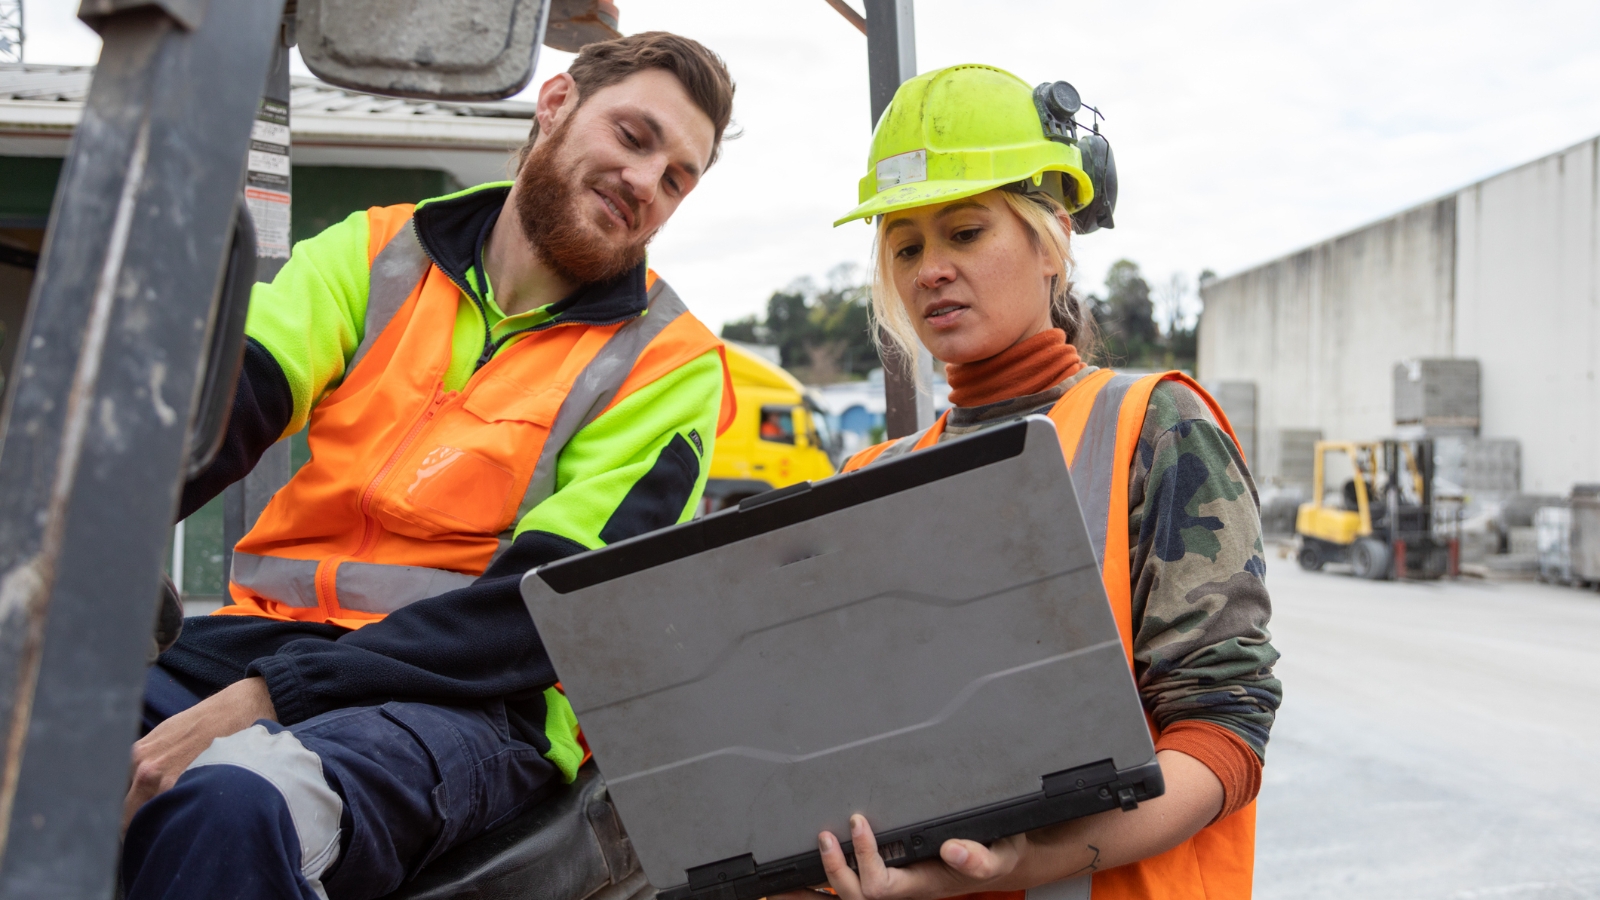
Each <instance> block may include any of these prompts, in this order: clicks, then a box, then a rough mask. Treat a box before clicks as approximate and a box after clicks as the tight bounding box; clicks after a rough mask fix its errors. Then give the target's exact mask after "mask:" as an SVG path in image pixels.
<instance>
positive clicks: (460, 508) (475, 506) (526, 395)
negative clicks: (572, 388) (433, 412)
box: [375, 378, 567, 540]
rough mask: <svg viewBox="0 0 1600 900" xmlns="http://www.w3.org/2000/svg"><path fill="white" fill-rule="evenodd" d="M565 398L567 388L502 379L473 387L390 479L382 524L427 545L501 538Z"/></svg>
mask: <svg viewBox="0 0 1600 900" xmlns="http://www.w3.org/2000/svg"><path fill="white" fill-rule="evenodd" d="M566 395H567V390H566V389H565V386H561V385H557V386H554V387H542V389H541V388H537V387H536V388H535V389H533V390H529V389H527V388H525V387H524V386H523V385H520V384H518V383H516V382H514V381H512V380H510V379H504V378H492V379H488V380H486V381H484V382H483V383H482V384H478V385H476V386H474V387H473V389H472V390H471V392H470V393H469V394H468V395H467V396H466V397H465V398H463V401H462V402H461V403H460V404H459V405H454V404H452V405H450V406H447V407H446V408H445V409H444V410H442V411H441V412H440V413H439V416H438V418H436V419H435V420H434V421H433V423H432V425H430V426H429V427H428V429H427V430H426V431H425V432H423V435H422V436H421V438H422V439H421V440H419V441H417V443H416V444H415V445H414V446H413V448H412V449H411V450H410V451H409V452H408V453H407V454H406V458H405V460H404V461H403V462H402V463H401V465H400V466H398V467H397V469H396V471H395V473H394V474H393V475H392V476H391V477H390V478H389V479H388V481H387V483H386V484H385V485H384V488H383V492H382V495H381V496H380V497H379V499H378V501H377V503H376V505H375V511H376V512H377V514H378V517H379V519H381V520H382V521H383V523H384V525H385V527H387V528H388V529H389V530H391V531H394V532H396V533H399V534H404V535H407V536H409V537H416V538H422V539H424V540H427V539H435V538H441V537H449V536H452V535H461V534H468V535H472V536H474V537H478V536H484V535H495V534H498V533H500V532H501V531H502V530H504V529H505V527H506V525H507V524H508V523H507V519H508V518H509V517H511V516H514V515H515V513H516V509H517V503H518V501H520V500H521V499H522V495H521V488H522V487H523V486H524V485H526V483H527V480H528V477H529V475H530V474H532V471H533V465H534V461H535V460H536V459H537V458H538V454H539V450H540V448H541V447H542V446H543V444H544V439H545V437H546V436H547V435H548V434H549V427H550V423H551V421H552V420H553V419H554V418H555V415H556V413H557V412H558V411H559V410H560V408H561V402H562V400H564V399H565V398H566Z"/></svg>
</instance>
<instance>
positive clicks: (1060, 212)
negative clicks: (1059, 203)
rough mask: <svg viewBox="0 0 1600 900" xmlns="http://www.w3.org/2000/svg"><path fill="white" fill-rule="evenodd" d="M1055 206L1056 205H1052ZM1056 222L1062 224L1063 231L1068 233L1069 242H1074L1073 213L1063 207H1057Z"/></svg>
mask: <svg viewBox="0 0 1600 900" xmlns="http://www.w3.org/2000/svg"><path fill="white" fill-rule="evenodd" d="M1051 205H1052V206H1054V205H1055V204H1051ZM1056 221H1057V222H1060V223H1061V229H1062V230H1063V231H1065V232H1066V233H1067V241H1068V242H1071V240H1072V213H1069V212H1067V211H1066V210H1065V209H1062V208H1061V207H1056Z"/></svg>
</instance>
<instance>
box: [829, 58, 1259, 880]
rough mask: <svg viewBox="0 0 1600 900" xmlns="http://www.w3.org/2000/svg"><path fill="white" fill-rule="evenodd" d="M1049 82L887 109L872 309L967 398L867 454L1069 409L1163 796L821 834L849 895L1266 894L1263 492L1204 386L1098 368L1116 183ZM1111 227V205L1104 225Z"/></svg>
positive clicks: (1062, 427) (1070, 447)
mask: <svg viewBox="0 0 1600 900" xmlns="http://www.w3.org/2000/svg"><path fill="white" fill-rule="evenodd" d="M1058 84H1060V83H1058ZM1050 89H1051V88H1050V87H1048V86H1042V87H1041V89H1040V92H1039V99H1038V100H1037V101H1036V99H1035V92H1034V91H1032V90H1030V89H1029V87H1028V86H1027V85H1026V84H1025V83H1023V82H1022V81H1020V80H1019V79H1017V78H1016V77H1015V76H1012V75H1010V74H1009V73H1006V72H1002V71H1000V70H998V69H993V68H989V67H986V66H957V67H953V68H950V69H944V70H941V71H938V72H933V73H929V74H927V75H923V76H919V77H918V78H915V79H912V80H911V81H909V82H907V83H906V84H904V85H902V86H901V88H900V90H899V92H898V93H897V94H896V95H895V99H894V102H893V103H892V104H891V106H890V108H889V109H888V111H887V112H886V113H885V114H884V117H883V119H882V120H881V121H880V123H879V126H878V129H877V131H876V132H875V134H874V136H873V147H872V158H871V166H872V169H871V171H870V172H869V174H868V176H867V177H866V178H865V179H863V180H862V183H861V199H862V201H863V202H862V203H861V205H860V206H858V207H857V208H856V209H855V210H853V211H852V212H851V213H850V214H849V215H848V216H846V217H845V218H844V219H842V220H841V222H845V221H850V220H852V219H857V218H867V217H870V216H876V217H877V226H876V228H877V272H876V280H875V284H874V291H873V311H874V314H875V317H876V319H877V321H878V323H879V324H880V326H881V327H882V330H883V331H885V332H887V334H886V336H885V340H886V341H887V342H890V343H892V344H894V345H895V347H893V348H889V349H899V348H910V347H913V346H914V344H913V342H921V344H922V345H923V346H924V347H926V348H927V349H928V351H929V352H930V353H931V354H932V355H933V356H934V358H935V359H938V360H941V361H943V362H944V363H945V364H946V371H947V373H948V376H949V380H950V388H951V390H950V401H951V403H952V404H953V405H954V408H953V409H952V410H950V411H949V412H948V413H946V414H945V415H944V416H943V417H941V418H940V420H939V421H938V422H936V423H935V424H934V425H933V427H932V428H930V429H928V430H927V431H926V432H923V433H921V434H918V435H912V436H910V437H908V438H904V439H902V440H900V441H897V442H890V443H885V444H880V445H879V446H877V447H872V448H869V449H867V450H864V451H862V452H861V453H859V454H857V455H856V456H855V457H854V458H853V459H851V461H850V462H849V463H848V464H847V465H846V469H847V470H850V469H856V468H860V467H861V466H863V465H870V464H871V463H873V462H875V461H877V460H880V459H885V458H888V457H890V456H896V455H899V454H902V453H906V452H915V451H916V450H917V449H920V448H922V447H927V446H931V445H932V444H935V443H937V442H939V441H941V440H945V439H948V438H951V437H955V436H958V435H962V434H969V433H971V432H974V431H977V430H980V429H983V428H986V427H990V426H992V425H995V424H998V423H1001V422H1006V421H1012V420H1015V419H1016V418H1017V417H1019V416H1022V415H1027V414H1043V415H1049V416H1050V417H1051V418H1052V419H1053V420H1054V421H1055V422H1056V426H1057V430H1058V432H1059V433H1060V435H1061V438H1062V445H1063V449H1064V450H1065V452H1066V455H1067V459H1068V462H1069V465H1070V466H1071V470H1072V478H1073V481H1074V484H1075V485H1076V486H1077V488H1078V494H1079V497H1080V501H1081V502H1082V504H1083V507H1084V515H1085V519H1086V521H1087V522H1088V523H1089V527H1090V532H1091V534H1092V535H1093V536H1094V537H1095V539H1096V541H1097V542H1100V543H1101V544H1102V552H1103V556H1102V558H1103V561H1104V564H1103V565H1102V572H1103V577H1104V580H1105V584H1106V589H1107V594H1108V595H1109V597H1110V598H1111V603H1112V607H1113V611H1114V612H1115V614H1116V616H1117V620H1118V625H1119V627H1120V628H1121V631H1122V634H1123V644H1124V647H1125V649H1126V650H1127V651H1128V654H1129V657H1130V660H1131V664H1132V667H1133V671H1134V676H1135V680H1136V682H1137V684H1138V686H1139V692H1140V696H1141V698H1142V700H1143V703H1144V706H1145V711H1146V713H1147V714H1148V717H1149V720H1150V722H1151V726H1152V731H1153V733H1155V734H1156V735H1157V739H1156V748H1157V751H1158V754H1157V756H1158V759H1159V760H1160V762H1161V767H1162V771H1163V773H1164V775H1165V778H1166V786H1167V787H1166V793H1165V795H1163V796H1162V797H1160V798H1157V799H1154V800H1151V801H1148V802H1145V803H1142V804H1140V806H1139V808H1138V809H1136V810H1134V811H1131V812H1126V813H1125V812H1122V811H1121V810H1113V811H1111V812H1106V813H1101V814H1099V815H1095V816H1090V817H1087V818H1084V819H1080V820H1077V821H1073V822H1069V823H1065V824H1062V825H1059V826H1055V827H1052V828H1047V829H1041V830H1039V831H1034V832H1029V833H1027V834H1022V835H1017V836H1014V837H1011V838H1006V839H1003V840H1000V841H997V842H995V843H994V844H993V845H991V846H987V847H986V846H984V845H982V844H978V843H975V842H972V841H959V840H952V841H948V842H946V843H945V845H944V846H943V847H942V848H941V849H940V859H938V860H929V861H925V862H922V863H918V864H916V865H912V866H908V867H905V868H896V869H886V868H885V867H884V866H883V864H882V862H881V860H880V859H879V858H878V856H877V853H876V851H875V850H874V849H872V848H874V847H875V846H876V842H875V840H874V839H873V837H872V833H871V830H870V827H869V826H868V824H867V823H866V822H865V821H864V820H863V819H862V817H861V816H859V815H858V816H853V817H852V819H851V839H852V841H853V843H854V847H856V848H860V850H858V863H859V875H858V874H857V873H856V872H854V871H852V870H851V869H850V867H848V866H847V865H846V861H845V858H844V856H843V854H842V853H841V850H840V846H839V841H838V839H837V838H836V837H835V836H834V835H832V834H830V833H827V832H824V833H823V834H821V835H819V839H818V842H819V846H820V848H821V851H822V856H823V864H824V866H825V868H826V870H827V872H828V877H829V881H830V883H831V884H832V886H833V888H834V890H835V891H837V893H838V894H839V895H840V896H841V897H843V898H845V900H862V898H867V900H891V898H892V900H900V898H906V900H931V898H936V897H946V896H952V895H958V894H969V893H978V892H1017V893H1016V894H1015V896H1017V897H1020V896H1021V893H1020V892H1022V891H1026V890H1029V889H1032V888H1037V887H1040V886H1044V885H1050V890H1049V891H1048V892H1047V893H1048V896H1050V897H1051V898H1066V897H1088V896H1091V888H1092V896H1093V897H1094V898H1095V900H1106V898H1146V897H1183V898H1188V897H1211V898H1220V897H1228V898H1231V897H1243V896H1248V895H1249V893H1250V876H1251V869H1252V866H1253V850H1254V832H1255V812H1254V805H1253V800H1254V797H1255V794H1256V791H1257V789H1258V788H1259V785H1260V773H1261V759H1262V754H1263V753H1264V751H1265V745H1266V741H1267V733H1268V730H1269V729H1270V728H1271V725H1272V720H1273V715H1274V711H1275V710H1276V709H1277V707H1278V704H1279V701H1280V699H1281V696H1282V690H1281V686H1280V684H1279V682H1278V681H1277V680H1276V679H1275V678H1273V677H1272V664H1273V662H1274V661H1275V660H1276V659H1277V656H1278V654H1277V652H1276V651H1275V650H1274V649H1273V648H1272V645H1271V643H1270V642H1269V635H1268V633H1267V630H1266V625H1267V619H1268V616H1269V612H1270V607H1269V601H1268V598H1267V592H1266V588H1265V587H1264V585H1263V583H1262V576H1263V574H1264V571H1265V566H1264V563H1263V560H1262V557H1263V552H1262V545H1261V537H1260V522H1259V517H1258V508H1257V507H1258V501H1257V498H1256V494H1255V488H1254V485H1253V484H1252V482H1251V480H1250V476H1249V473H1248V472H1247V471H1246V469H1245V463H1244V459H1243V458H1242V456H1241V454H1240V452H1239V450H1238V447H1237V445H1236V442H1235V441H1234V440H1233V439H1232V436H1231V435H1232V432H1231V430H1230V429H1229V427H1228V425H1227V420H1226V418H1225V417H1224V416H1223V415H1222V413H1221V411H1220V410H1219V409H1218V408H1217V406H1216V404H1215V402H1214V401H1213V400H1212V399H1211V398H1210V397H1209V396H1208V395H1207V394H1206V393H1205V392H1204V391H1203V390H1201V389H1200V387H1199V386H1198V385H1196V384H1195V383H1194V382H1192V381H1190V380H1189V379H1188V378H1186V377H1184V376H1182V375H1179V374H1178V373H1166V374H1165V375H1155V376H1148V377H1146V378H1132V377H1129V376H1116V375H1115V374H1114V373H1112V372H1111V371H1109V370H1107V369H1097V368H1095V367H1093V366H1090V365H1087V364H1085V362H1084V359H1085V358H1086V357H1088V356H1090V355H1091V354H1090V351H1091V349H1092V347H1093V344H1094V326H1093V319H1092V317H1091V316H1090V315H1089V314H1088V312H1087V311H1086V310H1085V309H1084V306H1083V304H1082V302H1081V301H1079V300H1077V299H1076V298H1075V297H1074V296H1073V293H1072V290H1071V283H1070V277H1071V256H1070V253H1069V235H1070V234H1071V230H1072V224H1073V217H1072V215H1071V214H1072V213H1073V212H1075V211H1077V210H1080V209H1082V208H1084V207H1085V206H1088V205H1090V204H1091V202H1092V200H1093V194H1094V188H1095V185H1094V184H1093V183H1092V179H1091V178H1090V177H1089V176H1088V175H1086V174H1085V171H1084V169H1085V165H1084V161H1083V159H1082V157H1081V156H1080V153H1079V145H1080V144H1081V143H1082V142H1077V143H1075V142H1073V141H1071V140H1070V136H1071V135H1072V134H1075V132H1074V131H1073V129H1072V128H1071V127H1070V126H1069V124H1068V122H1066V121H1063V119H1062V118H1060V117H1058V116H1060V115H1062V113H1061V110H1062V108H1063V106H1073V107H1075V105H1076V103H1075V101H1076V97H1075V95H1071V94H1069V95H1068V96H1070V97H1071V101H1070V102H1069V103H1068V104H1057V105H1056V106H1055V107H1054V108H1053V109H1054V112H1052V107H1051V106H1050V105H1049V103H1048V102H1047V101H1048V99H1049V95H1048V92H1049V91H1050ZM1068 91H1069V92H1070V88H1068ZM1064 115H1065V118H1066V119H1070V117H1071V111H1070V109H1069V110H1068V111H1067V112H1065V113H1064ZM1052 132H1053V133H1055V134H1056V138H1055V139H1051V137H1050V134H1051V133H1052ZM1104 158H1105V157H1104V156H1101V157H1100V158H1099V159H1098V160H1091V164H1090V166H1089V168H1097V167H1098V166H1100V165H1101V164H1103V161H1104ZM1057 173H1059V174H1057ZM1108 220H1109V208H1105V209H1104V210H1103V211H1102V212H1101V213H1100V214H1099V218H1098V219H1097V220H1096V221H1097V222H1106V221H1108ZM910 355H911V354H909V353H904V354H901V355H900V358H908V357H909V356H910ZM1074 879H1076V880H1074ZM1058 882H1065V883H1064V884H1059V885H1058V884H1056V883H1058ZM1041 896H1043V895H1041Z"/></svg>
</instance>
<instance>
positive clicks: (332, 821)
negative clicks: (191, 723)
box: [189, 725, 344, 897]
mask: <svg viewBox="0 0 1600 900" xmlns="http://www.w3.org/2000/svg"><path fill="white" fill-rule="evenodd" d="M201 766H238V767H239V768H241V769H245V770H247V771H250V772H254V773H255V774H257V775H259V776H261V777H262V778H264V779H266V780H267V782H268V783H269V784H271V785H272V786H273V787H275V788H277V789H278V793H279V794H280V795H281V796H282V797H283V801H284V803H285V804H286V805H287V806H288V807H289V817H290V818H291V819H292V820H293V821H294V830H295V834H296V835H297V836H298V837H299V838H300V874H301V875H302V876H303V877H304V878H305V880H306V881H307V883H309V884H310V885H311V889H312V890H314V891H316V892H317V896H319V897H326V896H327V892H326V891H324V890H323V887H322V875H323V873H324V872H326V871H328V867H329V866H332V865H333V863H334V861H335V860H337V859H338V858H339V819H340V817H341V816H342V815H343V814H344V801H343V800H341V799H340V798H339V795H338V794H337V793H335V792H334V790H333V788H331V787H329V786H328V780H327V778H325V777H324V776H323V774H322V758H321V757H319V756H317V755H316V754H315V753H312V752H311V751H310V750H307V749H306V747H305V745H304V744H302V743H300V739H299V738H297V737H295V736H294V735H293V734H292V733H290V732H288V731H279V732H277V733H276V734H274V733H273V732H270V731H268V730H267V729H266V726H264V725H252V726H250V727H249V728H246V729H245V730H243V731H241V732H238V733H237V734H230V735H228V736H227V737H221V738H217V739H216V740H214V741H212V742H211V746H210V747H207V748H206V749H205V752H203V753H201V754H200V755H199V756H197V757H195V761H194V762H192V763H190V764H189V768H190V769H198V768H200V767H201Z"/></svg>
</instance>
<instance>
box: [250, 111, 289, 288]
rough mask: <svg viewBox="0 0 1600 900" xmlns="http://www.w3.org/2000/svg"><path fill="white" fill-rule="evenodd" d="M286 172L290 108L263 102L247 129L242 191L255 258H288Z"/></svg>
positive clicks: (287, 179) (287, 183)
mask: <svg viewBox="0 0 1600 900" xmlns="http://www.w3.org/2000/svg"><path fill="white" fill-rule="evenodd" d="M289 171H290V170H289V107H288V106H287V105H286V104H283V103H280V102H278V101H276V100H262V101H261V108H260V109H259V110H258V111H257V112H256V121H255V124H254V125H253V126H252V127H251V129H250V157H249V162H248V163H247V165H246V172H245V191H244V198H245V202H246V203H247V204H248V205H249V207H250V218H251V219H253V220H254V221H255V226H256V256H258V257H273V258H276V259H288V258H289V237H290V235H289V225H290V219H289V197H290V193H289V187H290V185H289Z"/></svg>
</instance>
